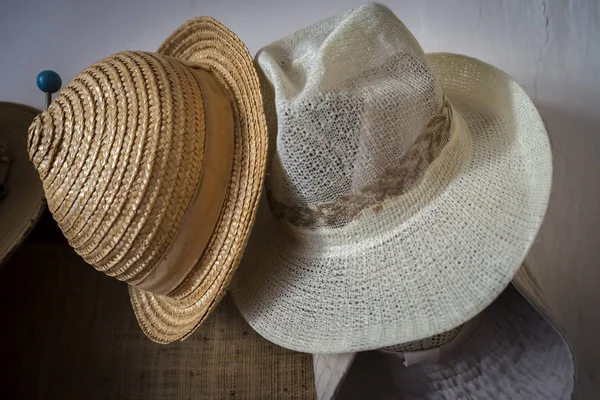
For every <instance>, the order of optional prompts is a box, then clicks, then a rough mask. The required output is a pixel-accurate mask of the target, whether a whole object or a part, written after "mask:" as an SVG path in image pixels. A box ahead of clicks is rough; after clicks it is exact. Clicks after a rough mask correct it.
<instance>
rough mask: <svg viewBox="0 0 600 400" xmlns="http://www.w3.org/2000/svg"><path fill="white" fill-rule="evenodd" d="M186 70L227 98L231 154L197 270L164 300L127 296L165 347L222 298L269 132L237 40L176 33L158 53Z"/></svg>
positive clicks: (198, 27) (208, 21)
mask: <svg viewBox="0 0 600 400" xmlns="http://www.w3.org/2000/svg"><path fill="white" fill-rule="evenodd" d="M158 53H160V54H162V55H166V56H171V57H174V58H176V59H178V60H180V61H183V62H185V63H186V64H187V65H188V66H190V67H199V68H202V69H204V70H207V71H209V72H210V73H211V74H212V75H213V76H214V77H215V78H217V80H218V81H219V82H220V83H221V84H222V85H223V86H224V87H225V88H226V90H227V91H228V92H229V93H230V95H231V105H232V109H233V114H234V154H233V167H232V174H231V179H230V182H229V188H228V190H227V194H226V197H225V202H224V206H223V209H222V211H221V215H220V217H219V220H218V222H217V225H216V227H215V230H214V232H213V235H212V237H211V239H210V242H209V245H208V246H207V248H206V249H198V251H199V252H202V257H201V259H200V261H199V263H198V264H197V266H196V268H195V269H194V270H193V271H192V272H191V273H190V274H189V275H188V276H187V277H186V279H185V280H184V281H183V282H182V283H181V284H180V285H179V286H178V287H177V288H176V289H175V290H174V291H172V292H171V293H170V294H169V295H168V296H162V295H155V294H152V293H150V292H146V291H143V290H139V289H136V288H135V287H130V288H129V293H130V297H131V303H132V305H133V309H134V312H135V315H136V317H137V319H138V322H139V324H140V326H141V328H142V330H143V331H144V333H145V334H146V336H148V337H149V338H150V339H152V340H153V341H155V342H159V343H169V342H172V341H174V340H178V339H184V338H185V337H187V336H189V335H190V334H191V333H192V332H193V331H194V330H195V329H196V328H197V327H198V325H199V324H200V323H202V321H204V319H205V318H206V317H207V316H208V315H209V314H210V313H211V311H212V310H213V309H214V308H215V307H216V305H217V304H218V302H219V300H220V299H221V298H222V297H223V295H224V294H225V291H226V289H227V286H228V284H229V282H230V280H231V277H232V274H233V272H234V271H235V269H236V267H237V265H238V264H239V260H240V258H241V255H242V253H243V251H244V248H245V246H246V242H247V240H248V236H249V233H250V229H251V227H252V225H253V223H254V218H255V215H256V209H257V206H258V200H259V197H260V193H261V190H262V182H263V177H264V171H265V159H266V153H267V128H266V123H265V117H264V111H263V104H262V98H261V93H260V86H259V82H258V77H257V75H256V70H255V69H254V66H253V63H252V57H251V56H250V53H249V52H248V49H247V48H246V46H245V45H244V44H243V43H242V42H241V41H240V39H239V38H238V37H237V36H236V35H235V34H234V33H233V32H231V31H230V30H228V29H227V28H226V27H225V26H223V25H222V24H221V23H219V22H217V21H216V20H214V19H213V18H210V17H199V18H195V19H192V20H190V21H188V22H187V23H185V24H184V25H182V26H181V27H179V28H178V29H177V30H176V31H175V32H174V33H173V34H172V35H171V36H170V37H169V38H168V39H167V40H165V42H164V43H163V44H162V45H161V47H160V48H159V49H158Z"/></svg>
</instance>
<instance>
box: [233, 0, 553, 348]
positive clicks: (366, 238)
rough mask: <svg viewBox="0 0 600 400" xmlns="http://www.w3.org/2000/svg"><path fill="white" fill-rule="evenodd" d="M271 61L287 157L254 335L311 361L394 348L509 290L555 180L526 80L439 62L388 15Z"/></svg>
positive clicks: (267, 56) (260, 270) (336, 30)
mask: <svg viewBox="0 0 600 400" xmlns="http://www.w3.org/2000/svg"><path fill="white" fill-rule="evenodd" d="M256 62H257V64H258V65H259V66H260V69H261V70H262V74H264V85H263V86H264V90H265V93H266V95H265V96H267V97H265V98H272V99H273V107H272V109H270V108H268V107H267V121H268V124H269V128H270V134H271V135H272V137H271V143H272V148H273V154H272V155H271V157H270V159H269V161H268V174H267V179H266V196H265V199H264V201H262V202H261V206H260V207H259V211H258V216H257V223H256V225H255V228H254V231H253V234H252V236H251V238H250V241H249V244H248V247H247V250H246V253H245V255H244V259H243V261H242V265H241V267H240V268H239V270H238V271H237V273H236V275H235V277H234V281H233V284H232V289H231V290H232V294H233V297H234V300H235V301H236V304H237V305H238V307H239V309H240V311H241V313H242V314H243V315H244V317H245V318H246V319H247V321H248V322H249V323H250V325H251V326H252V327H253V328H254V329H256V330H257V331H258V332H259V333H260V334H261V335H263V336H264V337H265V338H267V339H269V340H271V341H273V342H275V343H277V344H279V345H281V346H283V347H287V348H290V349H294V350H298V351H306V352H312V353H342V352H353V351H363V350H369V349H377V348H381V347H385V346H391V345H396V344H399V343H401V344H402V343H409V342H412V341H420V340H422V339H424V338H429V337H432V336H435V335H439V334H442V333H444V332H452V330H453V329H455V328H456V327H458V326H459V325H461V324H463V323H464V322H466V321H468V320H470V319H472V318H474V317H475V316H476V315H478V314H479V313H480V312H482V310H484V309H485V308H486V307H488V306H489V305H490V304H491V303H492V302H493V301H494V299H496V298H497V297H498V296H499V295H500V293H502V291H503V290H504V289H505V288H506V287H507V285H508V284H509V283H510V282H511V280H512V279H513V278H514V277H515V274H516V273H517V270H518V269H519V266H520V265H521V263H522V262H523V260H524V258H525V255H526V254H527V252H528V250H529V248H530V246H531V244H532V243H533V240H534V238H535V236H536V234H537V232H538V229H539V227H540V224H541V222H542V219H543V217H544V214H545V212H546V207H547V203H548V196H549V193H550V184H551V177H552V162H551V152H550V145H549V141H548V137H547V133H546V130H545V128H544V124H543V122H542V120H541V118H540V116H539V114H538V112H537V110H536V108H535V106H534V105H533V103H532V102H531V100H530V99H529V97H528V96H527V94H526V93H525V91H524V90H523V89H522V88H521V87H520V86H519V85H518V84H517V83H516V82H515V81H514V80H513V79H511V78H510V77H509V76H508V75H506V74H505V73H504V72H502V71H500V70H498V69H496V68H494V67H492V66H491V65H488V64H486V63H484V62H482V61H479V60H475V59H473V58H470V57H466V56H462V55H456V54H425V53H424V52H423V50H422V49H421V47H420V46H419V44H418V42H417V41H416V39H415V38H414V37H413V35H412V34H411V33H410V32H409V31H408V29H407V28H406V27H405V26H404V25H403V24H402V22H400V20H398V18H397V17H396V16H395V15H394V14H393V13H392V12H391V11H390V10H389V9H387V8H386V7H384V6H381V5H377V4H375V5H367V6H363V7H359V8H357V9H355V10H352V11H349V12H346V13H343V14H340V15H337V16H335V17H332V18H329V19H327V20H324V21H321V22H319V23H317V24H315V25H313V26H311V27H309V28H306V29H303V30H301V31H299V32H296V33H294V34H292V35H290V36H288V37H286V38H284V39H282V40H280V41H278V42H275V43H273V44H271V45H269V46H267V47H265V48H263V49H262V50H260V51H259V53H258V55H257V57H256ZM266 104H268V103H266Z"/></svg>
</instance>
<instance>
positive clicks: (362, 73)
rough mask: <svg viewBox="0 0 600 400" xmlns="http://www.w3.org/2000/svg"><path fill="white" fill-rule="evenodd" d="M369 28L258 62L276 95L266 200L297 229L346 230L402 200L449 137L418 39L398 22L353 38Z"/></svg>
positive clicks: (446, 112)
mask: <svg viewBox="0 0 600 400" xmlns="http://www.w3.org/2000/svg"><path fill="white" fill-rule="evenodd" d="M371 9H372V10H373V13H379V14H382V15H383V14H385V13H388V12H389V11H388V10H387V9H385V8H384V7H376V6H373V7H371ZM359 24H363V25H364V26H356V25H359ZM368 24H369V19H364V20H363V21H361V22H360V23H357V24H356V25H352V26H348V27H346V28H343V27H340V28H339V29H338V32H336V35H331V36H330V37H329V38H328V39H327V40H325V41H324V42H323V44H322V45H321V46H320V48H319V51H315V50H314V49H313V48H312V47H310V46H302V45H300V44H299V43H290V42H289V41H288V42H286V44H285V45H282V46H280V47H279V48H278V49H277V51H271V49H269V48H267V49H265V50H264V51H262V52H261V53H259V55H258V60H259V62H260V63H261V66H262V68H263V69H264V70H265V74H266V76H267V78H268V80H270V81H271V82H273V87H274V88H275V92H276V93H275V96H274V98H275V99H276V107H277V129H278V137H277V157H276V158H275V159H274V161H273V162H272V164H271V174H270V178H269V179H268V180H267V187H268V189H269V192H268V195H269V201H270V205H271V207H272V209H273V212H274V213H275V215H276V216H277V217H279V218H283V219H286V220H288V221H290V222H292V223H293V224H295V225H300V226H310V227H317V226H330V227H331V226H333V227H340V226H344V225H346V224H348V223H350V222H351V221H352V220H354V219H355V218H356V217H357V216H358V215H359V214H360V213H361V212H363V211H364V210H366V209H369V208H371V209H372V208H376V207H377V206H379V205H380V204H382V203H383V202H384V200H386V199H388V198H390V197H394V196H398V195H400V194H403V193H404V192H406V191H407V190H408V189H410V188H411V187H414V185H416V184H417V183H418V182H419V180H420V178H421V177H422V176H423V174H424V173H425V171H426V169H427V167H428V166H429V164H431V162H432V161H433V160H434V159H435V158H436V156H437V155H438V153H439V152H440V150H441V149H442V147H443V146H444V144H445V143H446V142H447V140H448V138H449V136H450V124H451V116H452V112H451V106H450V104H449V102H448V101H447V99H446V98H445V97H444V95H443V93H442V90H441V88H440V87H439V85H438V84H437V82H436V80H435V77H434V74H433V73H432V71H431V68H430V67H429V65H428V62H427V60H426V57H425V54H424V53H423V50H422V49H421V47H420V46H419V44H418V42H417V41H416V40H415V38H414V37H413V36H412V35H411V33H410V32H409V31H408V29H406V28H405V27H404V26H403V25H402V24H401V23H398V22H397V20H396V19H393V20H391V21H386V24H387V26H384V27H382V29H381V30H380V31H379V33H378V35H371V36H370V35H368V34H360V35H359V34H356V32H361V33H362V32H369V31H370V30H371V29H372V28H371V27H369V26H368ZM340 41H344V44H343V46H342V45H340V43H339V42H340ZM386 49H387V50H386ZM288 50H289V51H290V52H289V53H287V52H286V51H288ZM299 53H302V54H299ZM291 60H295V62H294V63H292V62H291ZM297 60H303V61H302V63H300V62H298V61H297ZM290 82H292V83H290ZM299 82H301V83H302V84H299Z"/></svg>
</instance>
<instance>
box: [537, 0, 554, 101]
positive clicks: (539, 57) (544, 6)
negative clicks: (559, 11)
mask: <svg viewBox="0 0 600 400" xmlns="http://www.w3.org/2000/svg"><path fill="white" fill-rule="evenodd" d="M542 16H543V17H544V19H545V20H546V22H545V24H544V31H545V33H546V38H545V39H544V43H542V45H541V46H540V54H539V56H538V59H537V60H536V62H535V75H534V76H533V100H534V101H536V100H537V99H538V78H539V75H540V64H541V63H542V58H543V56H544V49H545V47H546V45H548V42H549V40H550V32H549V31H548V24H549V23H550V19H549V18H548V15H547V14H546V2H545V1H544V0H542Z"/></svg>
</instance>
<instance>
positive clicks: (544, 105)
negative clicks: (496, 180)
mask: <svg viewBox="0 0 600 400" xmlns="http://www.w3.org/2000/svg"><path fill="white" fill-rule="evenodd" d="M3 3H5V4H3V5H2V7H1V10H0V50H1V54H0V73H2V75H3V78H2V79H1V80H0V100H8V101H16V102H21V103H26V104H29V105H33V106H37V107H41V106H42V104H43V95H42V94H41V93H40V92H39V91H38V90H37V88H36V86H35V77H36V75H37V73H38V72H39V71H40V70H42V69H54V70H56V71H57V72H59V73H60V74H61V75H62V77H63V82H65V83H66V82H68V81H70V80H71V79H72V78H73V77H74V76H75V74H76V73H77V72H79V71H80V70H81V69H82V68H84V67H85V66H87V65H89V64H91V63H93V62H94V61H97V60H98V59H100V58H102V57H104V56H106V55H109V54H111V53H115V52H118V51H122V50H153V49H156V48H157V47H158V46H159V44H160V43H161V41H162V40H163V39H164V38H165V37H166V36H167V35H168V34H169V33H171V31H173V30H174V29H175V28H176V27H177V26H178V25H180V24H181V23H182V22H184V21H185V20H186V19H188V18H191V17H194V16H198V15H210V16H213V17H215V18H217V19H218V20H220V21H222V22H223V23H224V24H225V25H227V26H228V27H229V28H231V29H232V30H233V31H234V32H236V33H237V34H238V35H239V36H240V37H241V38H242V40H243V41H244V42H245V43H246V44H247V45H248V47H249V49H250V52H251V53H252V54H254V53H256V51H257V50H258V49H259V48H260V47H262V46H263V45H266V44H268V43H270V42H272V41H274V40H276V39H278V38H280V37H282V36H284V35H286V34H288V33H291V32H293V31H295V30H297V29H299V28H301V27H303V26H306V25H309V24H311V23H313V22H315V21H317V20H319V19H322V18H324V17H326V16H329V15H332V14H334V13H336V12H339V11H342V10H345V9H348V8H351V7H353V6H356V5H359V4H362V3H363V1H360V0H332V1H323V0H317V1H312V0H310V1H309V0H295V1H294V0H282V1H266V0H246V1H242V0H213V1H198V0H186V1H142V0H130V1H118V0H103V1H99V0H96V1H69V0H55V1H47V0H31V1H23V0H15V1H11V0H8V4H6V3H7V0H5V1H4V2H3ZM384 3H385V4H387V5H388V6H389V7H390V8H391V9H392V10H393V11H394V12H395V13H396V14H397V15H398V16H399V17H400V18H401V19H402V20H403V21H404V22H405V24H406V25H407V26H408V27H409V28H410V29H411V30H412V31H413V33H414V34H415V36H416V37H417V39H419V41H420V42H421V44H422V46H423V48H424V49H425V50H426V51H451V52H458V53H464V54H468V55H471V56H474V57H477V58H480V59H482V60H484V61H487V62H489V63H491V64H494V65H496V66H498V67H500V68H502V69H504V70H505V71H506V72H508V73H509V74H511V75H513V76H514V77H515V78H516V79H517V81H519V82H520V83H521V84H522V85H523V86H524V87H525V89H526V90H527V91H528V93H529V94H530V95H531V96H532V98H534V100H535V102H536V104H537V105H538V107H539V109H540V112H541V114H542V116H543V117H544V119H545V120H546V121H547V124H548V128H549V132H550V135H551V140H552V143H553V148H554V150H553V151H554V167H555V173H554V187H553V192H552V198H551V204H550V210H549V213H548V216H547V218H546V220H545V222H544V226H543V229H542V232H541V234H540V236H539V237H538V240H537V242H536V244H535V246H534V248H533V249H532V251H531V254H530V257H529V259H530V261H531V262H532V263H534V264H535V265H537V266H546V267H547V268H549V269H550V270H551V271H553V272H552V273H551V274H549V275H548V276H547V278H545V281H544V283H545V284H548V285H550V287H551V288H553V289H554V290H556V291H557V293H559V295H558V296H557V297H556V300H555V306H556V307H557V308H558V309H559V310H560V311H561V312H562V313H563V314H564V315H565V317H564V321H563V322H564V324H565V325H566V326H567V329H568V331H569V333H570V334H571V335H572V337H573V338H574V339H575V340H574V345H575V350H576V351H577V353H578V356H579V360H578V362H579V368H580V382H579V386H580V388H579V398H582V399H583V398H585V399H587V398H595V396H593V395H594V394H597V393H599V392H600V387H599V386H600V376H599V375H600V372H598V369H597V368H596V367H597V366H599V365H600V348H599V347H598V346H596V342H597V340H595V339H596V338H599V337H600V223H599V222H600V179H599V178H600V176H599V173H598V171H599V170H600V131H599V130H600V129H599V128H600V20H599V19H600V16H599V8H600V2H598V1H596V0H573V1H568V0H545V1H544V0H523V1H521V0H512V1H511V0H489V1H486V0H446V1H434V0H390V1H384ZM280 15H283V17H280Z"/></svg>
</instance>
